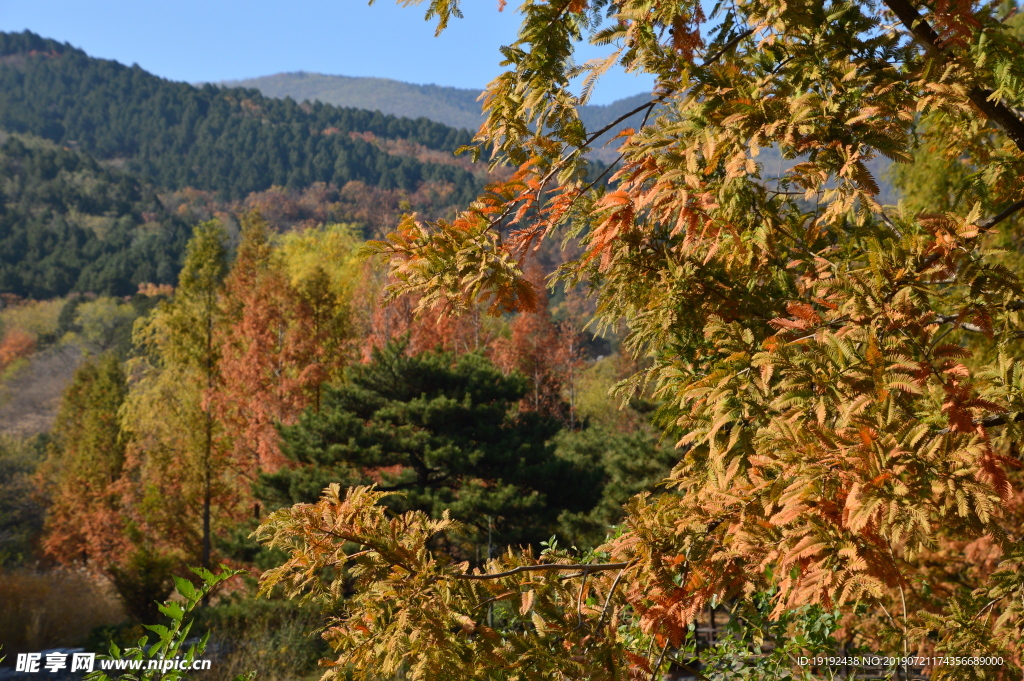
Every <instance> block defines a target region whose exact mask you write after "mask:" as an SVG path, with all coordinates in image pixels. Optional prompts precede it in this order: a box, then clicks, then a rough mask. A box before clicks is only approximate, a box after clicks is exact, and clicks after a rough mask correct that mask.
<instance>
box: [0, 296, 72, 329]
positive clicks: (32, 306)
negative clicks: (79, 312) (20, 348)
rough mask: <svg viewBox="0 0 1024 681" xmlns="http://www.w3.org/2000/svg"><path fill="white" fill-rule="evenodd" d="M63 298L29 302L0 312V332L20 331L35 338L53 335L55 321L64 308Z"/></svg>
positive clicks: (55, 327)
mask: <svg viewBox="0 0 1024 681" xmlns="http://www.w3.org/2000/svg"><path fill="white" fill-rule="evenodd" d="M64 302H65V300H64V299H63V298H55V299H53V300H43V301H35V300H30V301H28V302H26V303H24V304H21V305H16V306H14V307H8V308H5V309H4V310H2V311H0V332H6V330H8V329H21V330H22V331H25V332H27V333H29V334H31V335H33V336H35V337H37V338H38V337H39V336H43V335H49V334H53V333H55V332H56V331H57V319H58V317H60V311H61V309H62V308H63V307H64Z"/></svg>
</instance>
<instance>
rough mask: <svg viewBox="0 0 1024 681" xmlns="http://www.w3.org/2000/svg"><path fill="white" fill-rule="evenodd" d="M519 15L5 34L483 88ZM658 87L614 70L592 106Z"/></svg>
mask: <svg viewBox="0 0 1024 681" xmlns="http://www.w3.org/2000/svg"><path fill="white" fill-rule="evenodd" d="M515 6H516V5H515V3H514V2H509V7H508V8H507V9H506V10H505V11H504V12H498V10H497V0H464V2H463V12H464V14H465V18H464V19H460V20H455V21H453V24H452V25H451V26H450V27H449V28H448V30H447V31H446V32H445V33H443V34H442V35H441V37H439V38H435V37H434V29H433V24H428V23H426V22H425V21H424V20H423V14H424V8H423V7H399V6H397V5H396V4H395V3H394V0H377V2H376V4H374V5H373V6H368V5H367V4H366V2H365V0H296V1H295V2H282V1H281V0H249V1H248V2H240V1H238V0H175V1H173V2H168V1H167V0H0V30H3V31H21V30H24V29H29V30H31V31H34V32H35V33H38V34H40V35H42V36H44V37H48V38H55V39H57V40H60V41H62V42H64V41H66V42H69V43H71V44H72V45H75V46H76V47H80V48H82V49H84V50H85V51H86V52H88V53H89V54H91V55H94V56H97V57H103V58H106V59H116V60H117V61H119V62H122V63H124V64H132V63H137V64H139V65H140V66H142V67H143V68H144V69H146V70H148V71H151V72H152V73H155V74H157V75H159V76H163V77H165V78H170V79H173V80H183V81H187V82H190V83H196V82H207V81H212V82H216V81H221V80H233V79H242V78H250V77H255V76H264V75H269V74H272V73H280V72H282V71H310V72H319V73H329V74H338V75H346V76H377V77H382V78H393V79H395V80H403V81H406V82H410V83H423V84H425V83H435V84H437V85H451V86H456V87H467V88H482V87H483V86H484V85H486V84H487V82H488V81H489V80H491V79H492V78H493V77H494V76H495V75H497V74H498V73H499V72H500V67H499V65H498V64H499V62H500V59H501V55H500V53H499V52H498V47H499V46H500V45H503V44H508V43H510V42H511V41H513V40H514V39H515V34H516V28H517V26H518V17H517V15H516V14H515V13H514V11H513V8H514V7H515ZM600 54H601V53H600V52H598V51H595V50H593V48H588V52H587V53H586V54H584V57H585V58H590V57H594V56H598V55H600ZM651 83H652V81H651V80H650V79H646V78H638V77H635V76H631V75H628V74H625V73H622V72H617V73H611V74H609V75H608V76H606V77H605V79H604V80H603V81H602V84H601V86H599V88H598V90H597V91H596V92H595V94H594V97H593V99H592V100H591V101H592V103H594V104H605V103H608V102H611V101H613V100H615V99H619V98H621V97H628V96H630V95H633V94H636V93H638V92H644V91H649V90H650V88H651Z"/></svg>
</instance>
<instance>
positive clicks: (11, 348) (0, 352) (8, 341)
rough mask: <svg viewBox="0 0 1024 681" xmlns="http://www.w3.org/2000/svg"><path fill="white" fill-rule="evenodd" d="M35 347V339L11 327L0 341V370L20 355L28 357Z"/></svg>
mask: <svg viewBox="0 0 1024 681" xmlns="http://www.w3.org/2000/svg"><path fill="white" fill-rule="evenodd" d="M35 349H36V339H35V338H33V337H32V335H31V334H29V333H27V332H25V331H22V330H21V329H17V328H15V329H11V330H10V331H8V332H7V333H6V334H5V335H4V339H3V341H2V342H0V371H3V370H4V369H6V368H7V367H8V366H10V365H11V364H13V363H14V362H15V361H17V360H19V359H21V358H22V357H28V356H29V355H31V354H32V353H33V352H35Z"/></svg>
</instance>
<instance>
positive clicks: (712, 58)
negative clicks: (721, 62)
mask: <svg viewBox="0 0 1024 681" xmlns="http://www.w3.org/2000/svg"><path fill="white" fill-rule="evenodd" d="M755 30H756V29H753V28H748V29H747V30H746V31H743V33H740V34H739V35H737V36H736V37H735V38H733V39H732V40H730V41H729V42H727V43H726V44H725V45H722V49H720V50H718V51H717V52H715V53H714V54H712V55H711V56H709V57H707V58H706V59H705V60H704V63H703V64H701V66H707V65H708V64H710V63H711V62H713V61H718V59H719V57H721V56H722V55H723V54H725V53H726V52H729V51H731V50H732V48H734V47H736V46H737V45H739V44H740V41H741V40H743V39H744V38H749V37H750V36H751V35H753V34H754V31H755Z"/></svg>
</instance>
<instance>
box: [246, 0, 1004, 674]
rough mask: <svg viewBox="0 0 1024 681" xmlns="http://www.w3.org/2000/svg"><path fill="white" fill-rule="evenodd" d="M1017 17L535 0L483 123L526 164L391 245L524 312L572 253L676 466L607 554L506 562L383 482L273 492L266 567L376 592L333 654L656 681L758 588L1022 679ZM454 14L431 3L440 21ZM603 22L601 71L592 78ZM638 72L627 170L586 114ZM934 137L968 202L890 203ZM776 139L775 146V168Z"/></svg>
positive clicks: (305, 582) (389, 668) (886, 643)
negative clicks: (405, 502) (272, 563)
mask: <svg viewBox="0 0 1024 681" xmlns="http://www.w3.org/2000/svg"><path fill="white" fill-rule="evenodd" d="M1007 7H1008V6H1005V5H997V4H994V3H981V2H971V1H970V0H962V1H952V0H925V1H923V2H921V1H917V0H882V1H870V0H865V1H863V2H832V1H831V0H802V1H798V2H790V1H786V2H782V1H781V0H737V1H735V2H730V3H720V4H718V5H716V6H715V7H714V9H713V11H711V13H710V15H707V14H706V8H705V5H703V4H702V3H700V2H696V1H691V0H684V1H682V2H672V3H662V2H652V1H651V0H619V1H613V0H550V1H549V2H528V3H525V4H524V5H523V6H522V7H521V8H520V11H521V13H522V28H521V30H520V34H519V38H518V40H517V41H516V42H514V43H513V44H512V45H510V46H507V47H504V48H502V52H503V54H504V56H505V62H504V65H505V66H506V67H507V69H506V71H505V72H504V73H503V74H501V75H499V76H498V78H496V79H495V80H494V81H493V82H492V83H491V85H490V86H489V88H488V91H487V93H486V97H485V101H484V110H485V113H486V115H487V120H486V122H485V123H484V124H483V126H482V128H481V130H480V132H479V135H478V137H477V142H478V144H479V150H480V151H487V150H490V151H491V153H492V154H493V158H494V160H495V162H509V163H512V164H513V165H515V166H517V167H518V170H517V172H516V173H515V174H514V175H513V176H512V178H511V179H510V180H508V181H507V182H503V183H499V184H495V185H492V186H491V187H490V188H489V190H488V192H487V193H485V194H484V195H482V196H481V197H480V198H479V199H478V200H477V201H476V202H475V203H474V204H472V205H471V206H470V207H469V209H467V210H466V211H464V212H463V213H461V214H460V215H458V216H457V217H456V218H455V219H453V220H450V221H438V222H435V223H431V224H423V223H420V222H417V221H416V220H415V219H414V218H409V219H407V220H406V221H405V222H404V223H402V224H401V225H400V227H399V229H398V230H397V231H396V232H395V233H394V234H392V235H390V236H389V237H388V239H387V240H386V241H384V242H380V243H378V244H376V245H375V246H374V247H373V248H374V250H376V251H377V252H379V253H382V254H385V255H386V256H388V257H389V258H390V261H391V267H392V270H391V272H392V276H393V277H394V281H395V285H394V287H393V292H394V293H395V294H396V295H397V294H403V293H415V294H417V295H418V296H419V300H420V305H421V307H423V308H430V307H432V306H435V305H444V306H447V307H448V308H449V309H453V308H454V309H460V308H461V309H465V308H466V307H468V306H469V305H470V304H471V303H472V301H474V300H478V299H481V298H482V299H484V300H485V301H487V303H488V304H489V306H490V309H491V310H492V311H493V312H502V311H507V310H529V309H532V308H533V307H534V306H535V304H536V299H537V295H536V291H535V287H534V286H533V285H532V284H531V282H530V281H529V279H528V278H527V277H525V276H524V274H523V272H524V269H525V268H524V260H525V259H526V258H527V257H528V256H529V254H530V253H531V252H532V248H533V247H534V246H535V245H536V244H537V243H538V241H539V240H543V239H545V238H551V237H552V236H553V235H557V236H563V235H568V238H569V239H575V240H576V241H577V242H578V245H579V248H580V253H581V255H580V256H579V257H578V258H576V259H575V260H573V261H570V262H568V263H567V264H566V265H565V266H564V267H562V269H561V271H560V277H561V280H562V281H563V282H565V283H566V284H569V285H575V284H580V283H585V284H588V285H589V286H590V289H591V290H592V292H593V295H594V297H595V301H596V305H597V311H598V322H599V323H604V324H607V325H611V324H616V323H619V322H624V323H625V325H626V326H627V328H628V331H629V334H628V336H627V339H626V346H627V347H628V348H629V349H631V350H632V351H633V352H634V353H636V354H637V355H646V356H647V365H646V367H647V368H646V369H644V371H642V372H641V373H640V374H638V375H637V376H636V377H635V380H634V381H633V382H632V385H634V386H640V385H644V384H647V385H649V386H653V389H654V391H655V395H656V396H657V397H658V398H659V400H660V401H661V403H662V407H661V418H662V419H663V420H664V422H665V423H666V424H667V426H668V432H669V433H671V434H672V437H674V438H675V440H676V442H677V455H678V463H677V464H676V466H675V468H674V469H673V471H672V473H671V475H670V476H669V477H668V479H667V480H666V484H667V486H668V488H669V493H666V494H662V495H660V496H658V497H653V498H652V497H649V496H645V495H640V496H638V497H636V498H634V499H633V500H632V501H630V502H629V504H628V505H627V510H628V515H627V517H626V519H625V521H624V523H623V525H622V527H621V528H620V530H619V531H618V532H616V533H615V534H614V535H613V536H612V537H611V538H610V539H609V541H608V542H607V543H606V544H605V545H604V546H603V547H602V549H601V550H600V551H599V552H598V553H597V554H595V555H593V556H583V557H579V556H575V555H572V554H568V553H564V552H559V551H553V552H549V553H547V554H545V555H542V556H537V555H534V554H532V553H530V552H518V551H509V552H508V553H507V554H505V555H504V556H503V557H502V558H501V559H498V560H495V561H493V562H492V563H491V564H489V565H488V566H487V567H486V570H485V572H489V573H493V574H490V575H488V574H483V573H482V572H481V571H479V570H470V569H469V566H468V565H466V564H460V563H456V562H454V561H452V560H451V559H450V558H448V557H446V556H444V555H443V554H442V553H440V552H436V551H434V550H433V547H435V546H436V545H437V542H438V541H439V537H442V536H444V534H445V533H447V532H451V531H452V530H451V527H450V525H449V523H450V521H448V520H441V521H437V520H429V519H428V518H426V517H425V516H423V515H420V514H417V513H407V514H404V515H401V516H398V517H393V516H389V515H388V514H387V513H386V512H385V511H384V509H383V508H382V507H381V506H380V505H379V503H378V501H379V497H378V495H377V493H374V492H372V491H368V490H366V489H355V490H351V491H350V492H349V493H348V494H344V495H343V494H342V493H341V492H340V490H339V489H338V488H337V487H332V488H330V489H328V490H327V491H326V492H325V493H324V496H323V497H322V499H321V500H320V501H319V502H318V503H317V504H315V505H298V506H295V507H293V508H292V509H286V510H283V511H280V512H278V513H277V514H275V515H274V516H273V517H272V518H271V519H270V520H269V521H268V522H267V523H266V524H265V525H264V526H263V527H262V529H261V530H260V534H261V536H262V537H263V538H264V539H266V540H267V541H269V542H271V543H272V544H273V545H275V546H279V547H282V548H285V549H287V550H288V551H289V554H290V557H289V560H288V561H287V562H286V563H285V564H284V565H283V566H282V567H280V568H279V569H277V570H275V571H272V572H271V573H269V574H268V576H267V579H266V585H267V587H268V588H269V587H270V586H271V585H273V584H275V583H281V582H284V583H286V584H287V585H288V586H289V588H290V589H291V591H292V592H293V593H302V592H309V591H312V592H313V593H316V594H319V595H321V596H322V597H323V598H324V599H326V600H331V598H332V594H336V593H338V589H340V588H341V586H340V585H341V584H344V585H345V588H346V589H354V591H355V596H354V597H353V598H352V600H351V601H349V602H348V604H347V605H346V606H345V609H344V611H343V612H344V614H343V615H342V617H341V619H340V620H339V621H337V622H335V623H334V624H332V625H331V627H330V628H329V629H328V630H327V632H326V633H325V636H326V637H327V638H328V640H330V641H331V642H332V644H333V645H334V646H335V648H336V649H337V651H338V653H339V660H338V664H339V667H338V668H337V669H338V670H339V671H340V670H344V669H346V668H348V667H354V668H355V669H357V670H359V671H360V672H361V673H363V674H368V675H369V677H371V678H373V677H376V676H386V675H388V674H391V673H395V672H398V671H400V670H401V671H402V673H405V674H407V675H408V677H409V678H413V679H431V680H432V681H438V680H441V679H465V678H484V677H486V678H489V679H551V678H559V679H625V678H638V677H642V678H657V677H658V675H659V674H660V673H661V672H663V671H664V670H665V669H666V668H667V665H668V664H669V662H670V661H672V660H674V661H675V662H677V663H685V660H682V659H679V658H675V657H674V654H675V651H678V650H680V649H682V648H683V647H685V645H686V641H687V636H688V631H689V627H690V625H691V624H692V623H693V622H694V620H695V618H696V617H697V616H698V614H699V613H701V612H702V611H703V609H704V608H706V607H707V606H708V604H709V603H711V602H719V603H721V602H723V601H725V602H736V601H737V600H739V601H742V600H743V599H746V598H748V597H750V596H751V595H752V594H755V593H760V594H773V595H772V601H771V604H772V607H773V611H774V613H775V615H776V616H783V615H786V614H787V613H790V614H791V613H795V612H807V611H806V610H802V609H803V608H807V607H812V608H824V609H826V610H832V609H834V608H836V609H839V610H840V612H841V613H843V614H844V616H845V623H844V625H843V626H844V628H843V635H844V636H847V637H848V639H847V640H848V641H849V642H850V643H851V644H859V645H865V646H868V647H869V648H870V649H872V650H875V651H887V652H891V653H899V654H908V653H916V652H922V653H927V654H933V653H934V654H938V655H954V656H983V657H984V656H998V657H1002V658H1003V660H1004V664H1002V665H992V666H980V665H966V666H956V665H947V666H938V667H936V668H935V669H933V670H932V678H934V679H939V678H943V679H945V678H972V679H1009V678H1019V675H1020V664H1021V655H1022V652H1024V651H1022V647H1021V645H1022V644H1021V641H1022V634H1024V631H1022V628H1024V600H1022V596H1024V568H1022V561H1024V548H1022V547H1024V538H1022V536H1021V522H1020V519H1021V516H1020V511H1019V509H1020V506H1019V504H1017V503H1016V502H1015V501H1014V500H1015V499H1016V498H1017V497H1016V495H1015V492H1014V490H1015V489H1016V488H1019V486H1020V484H1021V483H1022V482H1024V480H1021V475H1020V472H1019V469H1018V468H1019V465H1020V461H1019V459H1018V456H1019V448H1018V444H1019V442H1020V440H1021V437H1022V435H1024V432H1022V425H1021V422H1022V421H1024V364H1022V363H1021V362H1019V361H1018V359H1017V357H1019V355H1020V350H1021V345H1020V342H1021V341H1020V337H1021V336H1022V335H1024V333H1022V331H1024V328H1022V322H1024V320H1022V319H1021V311H1022V310H1024V286H1022V282H1021V278H1020V270H1021V262H1020V255H1019V246H1018V245H1017V244H1018V238H1008V239H1007V238H1004V236H1005V235H1010V236H1011V237H1013V235H1017V234H1019V232H1018V230H1019V227H1020V224H1019V220H1018V211H1020V210H1021V209H1022V208H1024V200H1022V197H1024V114H1022V113H1021V112H1022V111H1024V58H1022V51H1024V44H1022V42H1021V40H1020V38H1019V35H1018V34H1017V33H1015V29H1014V25H1015V20H1014V21H1005V19H1006V18H1007V16H1006V10H1007ZM707 9H710V8H707ZM1009 9H1010V10H1011V11H1012V10H1013V8H1012V6H1009ZM458 14H459V7H458V2H457V0H432V1H431V2H430V3H429V11H428V17H436V18H437V19H438V21H439V29H442V28H443V27H444V26H445V24H446V23H447V22H448V20H449V19H450V18H451V17H452V16H458ZM585 36H589V37H590V38H591V40H592V42H594V43H596V44H598V45H603V46H606V47H607V49H608V58H607V59H606V60H600V59H599V60H594V61H590V62H587V63H586V64H583V65H577V64H576V62H575V61H574V54H575V49H576V44H577V41H578V40H579V39H581V38H583V37H585ZM616 63H618V64H621V65H622V66H624V67H625V68H626V69H628V70H633V71H639V72H645V73H649V74H652V75H653V76H654V77H655V79H656V84H655V87H654V90H653V93H652V96H651V100H650V102H649V103H648V104H646V105H644V106H643V107H641V110H642V111H644V112H645V113H646V118H645V121H644V124H643V125H642V126H640V127H639V128H638V129H628V130H623V131H622V135H621V147H620V149H621V154H622V160H621V164H620V165H618V166H616V168H617V169H616V170H615V172H614V176H613V177H612V181H611V182H610V183H609V184H608V186H607V187H606V188H605V187H602V186H601V185H600V183H594V182H593V181H588V180H587V179H586V178H585V175H584V165H583V164H584V161H583V153H584V152H585V151H586V150H587V149H588V148H589V145H590V143H591V140H593V139H596V138H597V137H598V135H599V133H602V132H604V131H603V130H597V131H593V130H586V129H585V128H584V126H583V125H582V123H581V122H580V120H579V116H578V111H577V109H578V107H579V105H580V104H581V103H583V102H585V101H586V99H587V97H588V96H589V93H590V90H591V88H592V86H593V85H594V83H595V81H596V80H597V79H598V78H599V77H600V75H601V73H602V72H603V71H605V70H606V69H607V68H609V67H610V66H612V65H613V64H616ZM577 76H583V78H584V86H583V93H582V95H577V94H574V93H573V92H572V91H571V90H570V82H571V79H573V78H574V77H577ZM918 142H920V143H922V144H923V145H925V147H926V149H927V150H930V151H931V152H932V153H940V154H942V155H943V157H944V158H945V159H946V160H947V163H949V164H950V165H954V166H966V168H967V169H968V172H967V173H966V178H965V181H964V182H962V183H958V184H959V186H958V187H957V199H958V200H957V201H955V202H954V203H953V204H950V202H949V200H948V199H949V197H948V196H946V197H943V200H942V201H936V202H935V203H934V207H930V206H918V207H916V208H915V209H914V210H911V209H909V208H907V207H903V208H901V207H883V206H881V205H879V203H878V202H877V201H876V200H875V195H876V194H877V193H878V187H877V183H876V179H875V178H873V177H872V175H871V173H870V172H869V170H868V167H867V165H866V162H867V161H869V160H870V159H871V158H872V157H874V156H876V155H879V154H881V155H884V156H886V157H888V158H890V159H892V160H893V161H896V162H900V163H905V162H910V161H911V160H912V158H913V154H914V152H915V150H916V147H915V145H916V144H917V143H918ZM768 147H775V148H776V149H777V150H778V152H779V153H780V154H781V156H782V158H783V162H782V163H781V164H774V163H773V164H771V165H772V166H775V167H766V165H762V164H760V163H759V150H762V149H766V148H768ZM904 190H905V191H907V192H913V191H914V188H913V187H909V186H904ZM951 206H955V207H954V209H953V210H950V208H951ZM940 211H942V212H940ZM1000 245H1002V246H1004V247H1005V246H1009V247H1010V249H1009V250H1006V249H1004V250H1002V251H999V250H993V249H994V247H996V246H1000ZM979 542H980V543H981V544H984V545H986V546H987V547H988V549H986V550H985V551H975V550H973V549H972V547H974V548H977V547H978V546H979ZM950 547H961V548H963V555H962V556H961V557H960V558H958V560H957V561H956V562H955V563H954V564H952V565H943V564H941V561H937V560H935V557H936V556H939V555H942V554H943V552H949V549H950ZM957 552H958V550H957V551H953V553H957ZM595 560H597V561H600V562H597V563H595V562H593V561H595ZM972 563H973V564H972ZM951 572H952V573H955V574H951ZM570 577H571V578H570ZM321 580H325V581H327V582H331V581H332V580H333V581H334V583H333V584H324V583H323V581H321ZM328 587H330V588H328ZM933 587H935V588H933ZM496 604H498V605H496ZM495 612H498V613H500V616H498V617H495V616H494V613H495ZM792 671H793V672H794V673H796V671H797V670H792ZM786 673H789V671H786ZM812 673H813V671H812V670H807V669H804V670H802V671H800V674H802V675H804V676H805V677H806V674H812ZM899 673H902V674H904V675H905V670H904V671H903V672H899Z"/></svg>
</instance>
